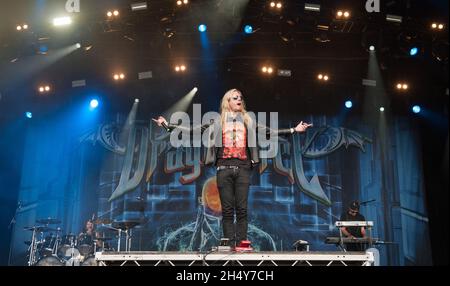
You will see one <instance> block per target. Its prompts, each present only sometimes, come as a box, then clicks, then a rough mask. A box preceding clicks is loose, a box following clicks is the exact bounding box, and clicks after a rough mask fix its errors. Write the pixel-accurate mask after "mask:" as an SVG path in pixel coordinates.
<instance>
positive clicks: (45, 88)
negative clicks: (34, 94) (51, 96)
mask: <svg viewBox="0 0 450 286" xmlns="http://www.w3.org/2000/svg"><path fill="white" fill-rule="evenodd" d="M38 90H39V93H48V92H50V90H51V88H50V86H49V85H42V86H40V87H39V88H38Z"/></svg>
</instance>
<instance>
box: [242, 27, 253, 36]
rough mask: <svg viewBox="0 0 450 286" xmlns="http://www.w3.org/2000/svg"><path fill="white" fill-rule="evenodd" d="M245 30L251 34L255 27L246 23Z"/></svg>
mask: <svg viewBox="0 0 450 286" xmlns="http://www.w3.org/2000/svg"><path fill="white" fill-rule="evenodd" d="M244 32H245V33H246V34H251V33H253V27H252V26H250V25H245V27H244Z"/></svg>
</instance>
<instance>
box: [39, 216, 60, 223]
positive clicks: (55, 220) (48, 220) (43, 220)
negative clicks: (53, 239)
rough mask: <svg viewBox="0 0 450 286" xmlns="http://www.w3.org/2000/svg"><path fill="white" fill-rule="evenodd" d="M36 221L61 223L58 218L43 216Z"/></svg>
mask: <svg viewBox="0 0 450 286" xmlns="http://www.w3.org/2000/svg"><path fill="white" fill-rule="evenodd" d="M36 223H40V224H58V223H61V221H60V220H59V219H56V218H50V217H49V218H43V219H38V220H37V221H36Z"/></svg>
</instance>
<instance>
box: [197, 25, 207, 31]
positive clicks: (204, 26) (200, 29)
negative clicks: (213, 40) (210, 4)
mask: <svg viewBox="0 0 450 286" xmlns="http://www.w3.org/2000/svg"><path fill="white" fill-rule="evenodd" d="M198 30H199V31H200V32H201V33H203V32H206V25H205V24H201V25H199V26H198Z"/></svg>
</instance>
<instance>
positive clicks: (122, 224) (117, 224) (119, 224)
mask: <svg viewBox="0 0 450 286" xmlns="http://www.w3.org/2000/svg"><path fill="white" fill-rule="evenodd" d="M140 224H141V222H140V221H114V222H113V223H112V227H114V228H118V229H130V228H133V227H135V226H137V225H140Z"/></svg>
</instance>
